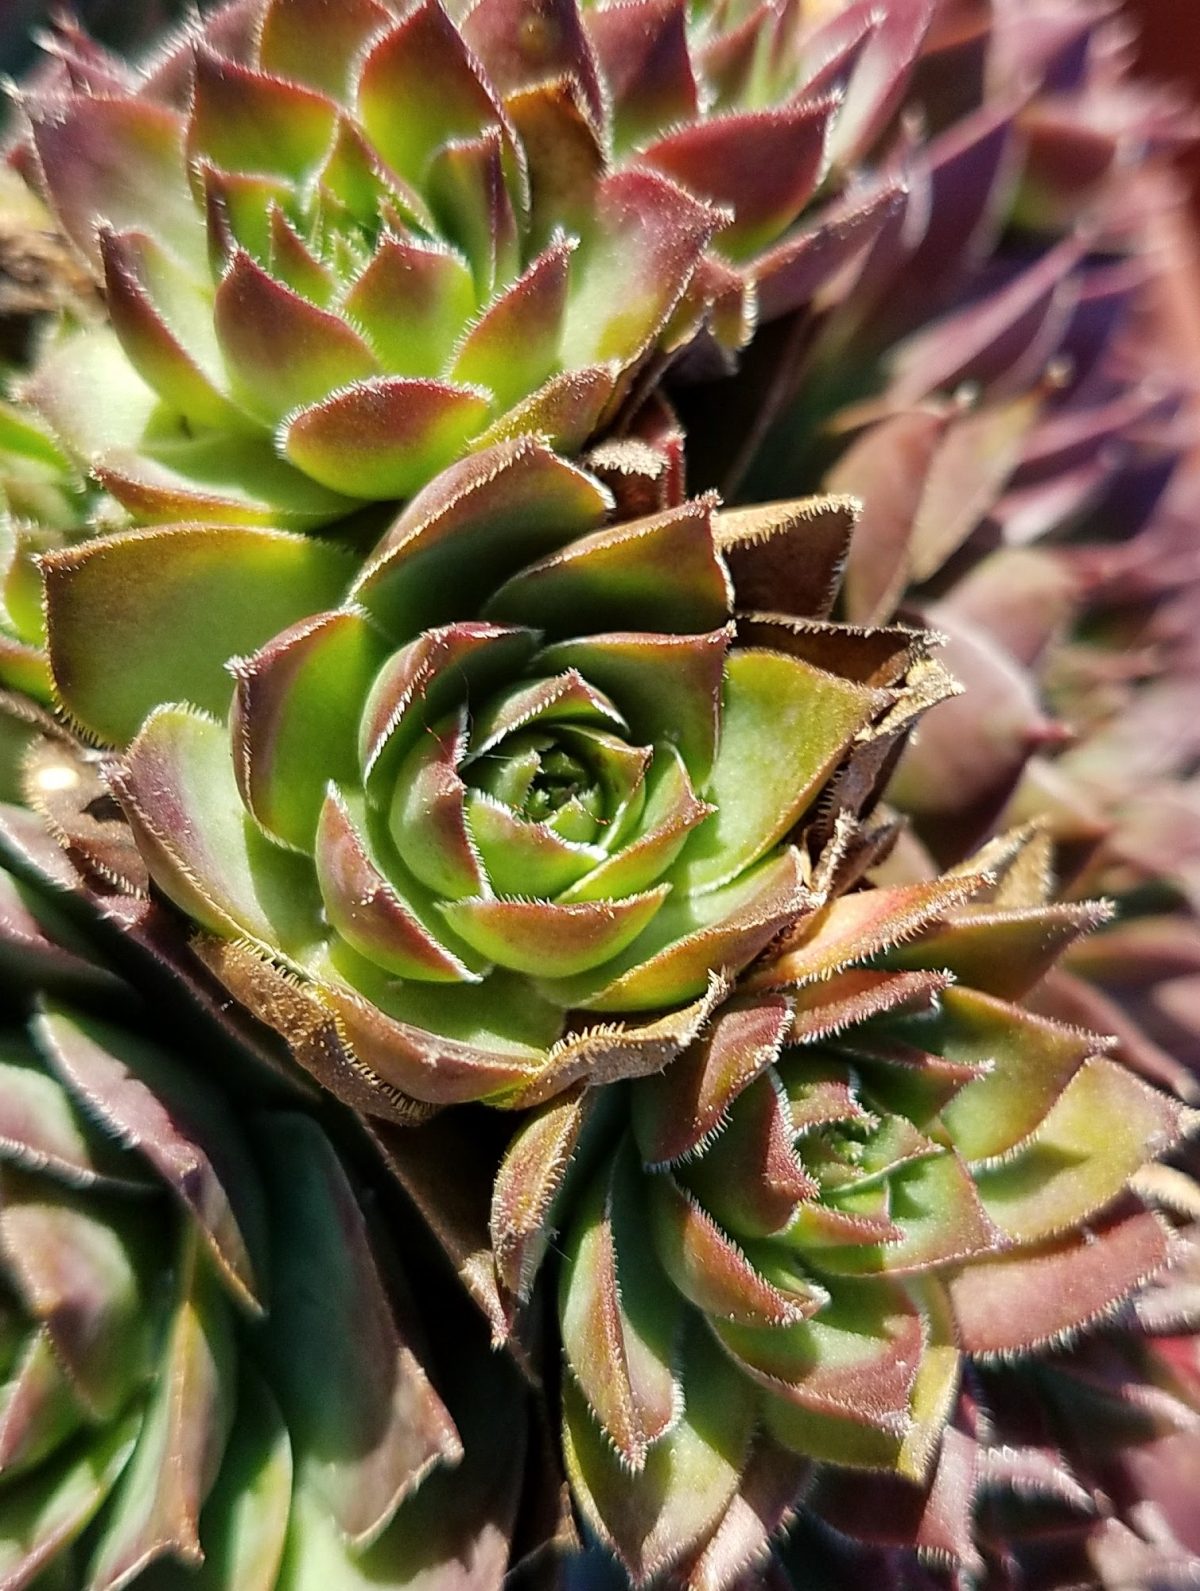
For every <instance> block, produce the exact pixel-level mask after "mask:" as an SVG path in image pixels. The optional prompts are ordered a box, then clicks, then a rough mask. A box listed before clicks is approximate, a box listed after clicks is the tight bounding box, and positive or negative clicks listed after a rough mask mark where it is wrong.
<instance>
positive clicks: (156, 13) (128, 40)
mask: <svg viewBox="0 0 1200 1591" xmlns="http://www.w3.org/2000/svg"><path fill="white" fill-rule="evenodd" d="M186 9H187V5H186V0H76V3H75V4H74V5H70V6H65V5H62V4H61V3H59V0H53V3H47V0H0V71H3V72H5V73H6V74H8V75H9V76H10V77H17V76H20V74H21V73H23V72H25V71H27V70H28V69H29V66H30V65H31V63H32V62H33V60H34V59H35V57H36V54H37V44H36V34H37V30H38V29H39V28H40V27H41V25H42V24H43V23H44V22H45V21H46V19H47V18H48V17H50V16H54V15H60V14H62V13H63V12H67V13H68V14H70V15H73V16H77V17H79V18H80V19H81V20H82V21H83V22H84V24H85V25H86V27H87V28H88V31H89V32H91V33H94V34H95V36H96V37H97V38H99V39H103V40H104V42H105V43H106V44H112V45H115V46H116V47H118V48H119V49H122V50H129V51H132V52H134V53H136V52H137V51H138V50H139V49H144V48H145V47H146V45H147V44H148V43H149V42H151V41H152V40H153V39H154V38H155V37H156V35H157V34H158V33H160V32H161V31H162V29H163V28H164V27H165V26H166V25H167V24H168V23H169V22H172V21H174V20H175V19H176V18H178V17H179V16H181V15H182V14H183V13H184V12H185V11H186Z"/></svg>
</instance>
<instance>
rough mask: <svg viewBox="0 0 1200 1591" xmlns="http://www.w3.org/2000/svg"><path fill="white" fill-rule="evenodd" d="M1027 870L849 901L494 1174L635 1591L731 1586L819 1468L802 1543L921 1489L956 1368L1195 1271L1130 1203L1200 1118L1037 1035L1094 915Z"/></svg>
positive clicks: (514, 1283) (541, 1122) (858, 892)
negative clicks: (662, 1061)
mask: <svg viewBox="0 0 1200 1591" xmlns="http://www.w3.org/2000/svg"><path fill="white" fill-rule="evenodd" d="M1037 849H1038V842H1036V841H1031V840H1030V839H1029V838H1028V836H1026V837H1024V839H1023V840H1022V837H1021V836H1014V837H1012V839H1011V840H1010V841H1009V842H1007V843H1006V844H1004V845H1002V846H993V847H992V849H991V851H990V852H989V854H987V855H984V856H981V857H980V858H979V859H978V863H977V865H976V866H974V867H971V868H967V867H964V868H963V869H962V870H961V871H959V872H957V873H955V874H950V875H947V876H945V877H944V878H942V879H941V880H939V881H938V882H936V883H932V884H919V885H914V886H896V887H892V888H865V889H855V890H852V891H850V892H849V893H843V894H841V895H839V896H837V897H835V898H834V899H833V900H831V901H830V903H829V904H828V905H826V906H825V907H823V908H821V909H819V910H818V911H817V912H815V913H814V914H812V915H811V916H810V917H808V918H807V919H805V920H803V921H802V922H801V923H799V924H798V925H797V926H796V927H795V928H793V929H792V930H791V931H790V932H789V933H788V934H787V935H786V936H785V937H784V938H783V939H782V941H781V942H779V943H778V944H777V945H776V946H775V947H774V948H773V949H772V951H771V953H770V954H769V955H768V956H767V957H765V958H763V959H761V960H760V961H759V962H758V963H756V965H755V967H754V968H753V969H752V971H751V973H750V975H749V977H748V978H747V979H745V980H743V982H742V984H741V985H740V987H739V992H738V993H737V994H736V995H735V996H734V998H732V999H731V1000H730V1001H729V1002H728V1003H727V1004H726V1005H725V1006H723V1007H722V1008H721V1009H720V1010H719V1011H718V1013H717V1015H716V1016H715V1018H714V1019H713V1020H712V1022H711V1023H710V1024H709V1026H708V1028H707V1029H706V1031H705V1034H704V1035H703V1037H702V1039H701V1040H700V1041H698V1042H697V1043H696V1044H694V1045H693V1046H692V1047H691V1048H690V1049H689V1050H687V1051H685V1052H684V1054H683V1055H682V1056H681V1057H680V1058H679V1059H677V1060H676V1061H674V1062H673V1063H672V1064H671V1065H670V1066H668V1067H667V1068H666V1069H665V1070H663V1071H662V1072H660V1073H658V1074H656V1075H654V1076H652V1077H647V1078H643V1079H639V1080H635V1081H634V1082H632V1083H630V1084H628V1085H627V1087H626V1088H625V1089H623V1090H621V1091H616V1090H613V1089H605V1090H595V1089H591V1090H584V1089H576V1090H575V1091H573V1093H571V1094H569V1095H564V1096H563V1097H562V1098H560V1099H557V1100H553V1101H551V1102H550V1103H549V1104H547V1105H546V1106H544V1107H543V1108H542V1110H541V1111H539V1112H535V1113H532V1114H531V1115H530V1116H529V1118H528V1120H527V1121H526V1122H525V1123H524V1124H523V1125H522V1126H521V1128H520V1129H519V1130H518V1133H517V1134H516V1136H515V1138H514V1139H513V1142H512V1144H511V1146H510V1147H509V1149H508V1150H507V1152H506V1153H505V1155H504V1158H503V1159H502V1161H501V1164H500V1168H499V1171H498V1174H497V1178H496V1186H495V1192H494V1196H493V1203H492V1219H491V1226H492V1242H493V1248H494V1252H495V1254H496V1257H497V1268H498V1275H499V1280H500V1284H501V1288H502V1291H504V1292H506V1293H507V1294H508V1295H509V1297H511V1298H513V1299H514V1300H515V1299H519V1298H521V1297H524V1296H526V1295H527V1294H528V1292H529V1290H530V1287H531V1285H532V1283H533V1280H534V1277H535V1275H536V1272H537V1268H538V1266H539V1265H540V1264H541V1263H542V1261H543V1260H544V1259H545V1257H546V1254H547V1244H548V1237H549V1232H550V1230H551V1229H552V1228H557V1229H558V1230H559V1233H560V1236H559V1239H558V1246H559V1247H561V1249H562V1253H563V1260H562V1264H561V1274H560V1284H559V1292H560V1300H559V1308H560V1321H561V1329H562V1337H563V1347H564V1353H565V1358H566V1366H567V1371H566V1376H565V1380H564V1387H563V1408H564V1421H565V1434H564V1444H565V1450H566V1455H567V1464H568V1469H569V1471H570V1474H571V1478H572V1481H573V1484H574V1486H575V1490H576V1496H577V1500H578V1502H579V1504H580V1506H581V1508H582V1510H583V1512H584V1515H585V1517H586V1518H587V1519H588V1521H589V1523H590V1524H591V1526H592V1528H593V1529H594V1530H595V1531H596V1532H597V1533H598V1534H599V1535H600V1537H601V1539H603V1540H605V1541H606V1542H608V1543H609V1544H610V1545H611V1546H612V1547H613V1549H614V1550H615V1551H616V1552H617V1553H618V1554H619V1556H620V1557H621V1559H622V1561H623V1562H624V1564H625V1565H626V1566H627V1568H628V1569H629V1571H630V1573H631V1575H632V1576H633V1578H634V1580H635V1581H636V1582H637V1583H639V1584H640V1583H643V1582H644V1581H648V1580H650V1579H653V1578H655V1577H656V1576H659V1575H661V1574H662V1573H663V1571H664V1570H666V1569H673V1570H674V1571H675V1573H676V1574H677V1576H678V1578H679V1581H680V1583H681V1584H686V1585H688V1586H691V1587H707V1586H714V1585H726V1584H729V1583H731V1582H732V1580H733V1579H735V1578H736V1577H737V1575H738V1574H739V1573H740V1572H741V1570H742V1569H743V1568H744V1567H745V1566H746V1565H747V1564H748V1563H749V1562H751V1561H752V1560H753V1559H754V1557H755V1555H756V1554H758V1553H760V1552H761V1551H762V1550H763V1549H764V1548H765V1546H766V1542H767V1539H768V1536H769V1535H770V1533H771V1532H772V1531H773V1530H775V1529H776V1528H777V1527H778V1525H779V1524H780V1522H781V1520H782V1519H783V1518H784V1517H785V1516H786V1513H787V1511H788V1510H789V1509H791V1508H792V1507H794V1505H795V1503H796V1501H797V1499H798V1497H799V1495H800V1494H801V1492H802V1491H803V1488H804V1484H805V1482H806V1481H807V1480H808V1479H809V1469H810V1467H811V1461H813V1460H817V1461H820V1463H821V1465H822V1468H821V1469H820V1471H819V1472H818V1474H819V1476H820V1477H823V1478H821V1479H818V1481H817V1482H816V1483H815V1484H816V1494H815V1496H810V1497H809V1500H808V1505H809V1507H810V1509H812V1510H814V1511H815V1512H816V1513H817V1514H818V1515H819V1514H821V1505H820V1495H821V1492H822V1488H824V1489H826V1490H828V1491H829V1493H830V1496H831V1498H832V1497H833V1496H834V1495H839V1496H840V1495H841V1494H842V1493H844V1494H845V1496H846V1497H847V1499H852V1498H853V1496H854V1487H855V1485H856V1484H858V1483H857V1482H851V1481H850V1480H849V1478H848V1477H846V1476H843V1472H844V1471H846V1470H847V1469H852V1470H866V1471H872V1472H877V1473H881V1474H884V1475H891V1476H893V1477H894V1480H893V1481H892V1482H888V1483H886V1484H885V1482H884V1481H883V1480H879V1481H878V1483H877V1487H878V1488H882V1491H881V1495H882V1496H883V1497H884V1498H885V1499H886V1497H887V1495H888V1490H887V1487H888V1485H891V1486H892V1487H893V1490H897V1489H898V1491H899V1494H900V1495H903V1494H904V1492H905V1489H906V1488H907V1490H908V1491H910V1492H911V1493H912V1494H913V1495H914V1496H919V1495H922V1487H925V1488H927V1487H928V1486H929V1485H930V1484H931V1483H932V1485H933V1486H934V1488H935V1489H936V1488H937V1486H938V1485H939V1481H938V1479H937V1478H936V1477H938V1476H942V1474H943V1468H944V1466H947V1465H949V1466H953V1465H955V1464H957V1463H959V1461H960V1454H959V1450H958V1445H957V1444H958V1442H959V1436H958V1434H957V1431H956V1428H955V1427H954V1426H953V1425H952V1424H948V1422H949V1421H950V1420H951V1419H952V1417H953V1415H954V1413H955V1408H956V1403H957V1401H958V1388H959V1383H960V1377H961V1376H962V1375H963V1374H964V1367H967V1374H968V1375H973V1374H975V1371H974V1369H973V1368H972V1367H973V1366H975V1365H976V1364H983V1365H987V1364H989V1363H994V1362H996V1361H1004V1360H1007V1359H1011V1358H1013V1357H1016V1356H1028V1355H1031V1354H1035V1353H1037V1352H1039V1351H1041V1350H1043V1349H1045V1348H1046V1347H1047V1346H1050V1345H1053V1344H1056V1343H1058V1342H1061V1341H1062V1339H1063V1338H1064V1337H1069V1336H1071V1335H1073V1334H1075V1333H1077V1332H1079V1331H1080V1330H1081V1329H1083V1328H1085V1327H1087V1326H1089V1325H1091V1324H1092V1323H1093V1322H1094V1321H1096V1320H1098V1319H1101V1318H1104V1317H1106V1316H1107V1315H1108V1314H1109V1313H1110V1312H1111V1311H1112V1310H1113V1309H1115V1308H1116V1307H1117V1306H1118V1305H1119V1304H1120V1303H1121V1302H1122V1301H1123V1300H1124V1299H1126V1298H1127V1297H1129V1296H1130V1295H1131V1294H1132V1293H1133V1292H1135V1291H1136V1290H1137V1289H1138V1288H1139V1287H1140V1286H1141V1285H1142V1284H1143V1283H1144V1282H1145V1281H1146V1279H1147V1278H1148V1277H1150V1276H1153V1275H1155V1274H1156V1273H1158V1272H1160V1271H1161V1270H1162V1268H1163V1267H1164V1265H1166V1264H1168V1263H1170V1261H1171V1260H1172V1258H1174V1257H1177V1256H1178V1255H1179V1253H1180V1252H1181V1251H1182V1248H1183V1239H1182V1238H1180V1237H1179V1236H1178V1235H1177V1234H1176V1233H1175V1232H1174V1231H1173V1230H1172V1227H1171V1225H1170V1224H1169V1223H1168V1222H1167V1221H1166V1220H1164V1218H1163V1217H1162V1216H1161V1215H1160V1214H1159V1213H1158V1211H1157V1209H1156V1208H1148V1207H1147V1201H1149V1204H1150V1205H1151V1206H1154V1205H1155V1203H1156V1200H1155V1197H1154V1194H1153V1193H1152V1192H1151V1191H1150V1190H1151V1184H1152V1182H1153V1178H1148V1179H1146V1183H1145V1187H1144V1188H1143V1181H1142V1179H1143V1177H1144V1173H1145V1168H1146V1167H1147V1165H1149V1164H1150V1163H1151V1162H1153V1161H1155V1160H1156V1159H1158V1158H1159V1157H1161V1156H1162V1155H1164V1154H1168V1153H1170V1152H1171V1150H1172V1148H1173V1147H1175V1146H1177V1145H1179V1144H1180V1143H1181V1141H1182V1139H1183V1137H1184V1136H1185V1135H1186V1134H1187V1133H1188V1132H1190V1131H1192V1130H1193V1129H1194V1128H1195V1126H1196V1125H1197V1121H1196V1119H1195V1117H1194V1116H1193V1115H1192V1113H1191V1112H1189V1111H1188V1110H1186V1108H1184V1107H1183V1106H1181V1105H1180V1104H1179V1103H1178V1102H1177V1101H1173V1100H1172V1099H1171V1098H1170V1097H1169V1096H1168V1095H1167V1094H1165V1093H1164V1092H1161V1091H1159V1090H1158V1089H1156V1088H1154V1087H1153V1086H1151V1085H1150V1084H1148V1083H1147V1082H1145V1081H1144V1080H1142V1079H1140V1078H1138V1077H1137V1076H1136V1075H1135V1074H1134V1073H1133V1072H1132V1071H1131V1070H1130V1069H1128V1068H1126V1067H1125V1066H1123V1065H1122V1064H1120V1063H1119V1062H1116V1061H1114V1060H1112V1059H1110V1058H1108V1057H1107V1056H1106V1055H1105V1054H1104V1051H1105V1049H1106V1048H1107V1047H1108V1046H1109V1044H1110V1042H1111V1041H1109V1040H1107V1039H1105V1038H1104V1037H1102V1036H1099V1035H1097V1034H1093V1033H1088V1032H1087V1031H1085V1030H1083V1029H1080V1028H1077V1027H1071V1026H1067V1025H1065V1024H1062V1023H1058V1022H1055V1021H1052V1020H1049V1019H1046V1018H1044V1017H1040V1016H1035V1015H1033V1014H1031V1013H1030V1012H1029V1011H1028V1010H1025V1009H1023V1008H1022V1004H1021V1001H1022V1000H1023V998H1024V996H1025V995H1026V994H1027V992H1028V990H1029V989H1030V988H1031V987H1032V986H1033V985H1035V984H1036V983H1037V982H1038V980H1039V979H1040V978H1041V977H1042V975H1043V974H1044V973H1045V971H1046V969H1047V967H1048V966H1049V965H1050V964H1052V963H1053V962H1054V960H1055V959H1056V958H1057V956H1058V955H1059V954H1060V953H1061V951H1062V949H1063V948H1064V946H1066V945H1067V944H1068V943H1070V942H1071V941H1072V940H1073V939H1075V938H1077V937H1078V936H1079V935H1080V934H1082V933H1085V932H1087V931H1088V929H1089V928H1090V927H1092V926H1093V925H1094V924H1095V922H1096V920H1097V916H1098V915H1101V916H1102V915H1103V913H1102V911H1100V909H1099V908H1097V907H1095V906H1087V905H1082V906H1080V905H1075V906H1070V905H1067V906H1064V905H1055V904H1050V903H1047V902H1046V901H1045V899H1044V889H1043V886H1042V884H1041V881H1040V876H1039V870H1038V869H1037V867H1036V866H1035V865H1033V862H1034V858H1035V856H1036V853H1037ZM421 1131H422V1129H416V1132H417V1135H418V1136H419V1134H420V1132H421ZM403 1155H404V1149H403V1146H401V1149H400V1156H401V1159H402V1158H403ZM1175 1175H1177V1176H1181V1174H1178V1173H1177V1174H1175ZM1135 1190H1141V1196H1139V1192H1138V1191H1135ZM1047 1373H1048V1374H1052V1373H1053V1372H1052V1371H1048V1372H1047ZM825 1466H829V1468H828V1469H827V1468H826V1467H825ZM839 1476H842V1477H843V1478H841V1479H839ZM862 1484H863V1486H864V1488H866V1489H867V1491H868V1492H869V1488H870V1486H871V1485H875V1484H876V1483H875V1482H873V1481H871V1480H864V1482H863V1483H862ZM941 1484H943V1485H944V1486H946V1487H948V1488H949V1493H950V1497H951V1499H952V1501H953V1504H954V1506H955V1507H957V1508H959V1509H960V1511H961V1512H963V1517H964V1519H966V1520H967V1521H968V1523H967V1524H965V1525H964V1526H963V1530H964V1531H965V1537H964V1536H963V1535H962V1533H961V1532H960V1537H959V1539H957V1540H956V1541H955V1542H953V1543H947V1542H946V1541H944V1540H941V1539H939V1538H938V1537H937V1535H936V1531H935V1530H934V1529H933V1527H932V1526H931V1527H930V1531H929V1533H928V1534H927V1536H921V1537H917V1538H915V1540H914V1541H913V1542H912V1544H913V1545H916V1546H925V1547H930V1548H934V1549H937V1550H943V1551H946V1552H954V1553H956V1554H958V1555H959V1556H960V1557H961V1559H962V1560H963V1561H964V1562H965V1563H967V1564H968V1566H969V1565H970V1563H971V1562H973V1561H974V1556H973V1555H974V1549H973V1548H972V1547H971V1545H970V1543H971V1540H972V1537H971V1532H970V1527H969V1516H970V1505H971V1502H972V1497H973V1494H972V1497H967V1496H964V1495H962V1494H961V1487H959V1488H958V1489H957V1490H956V1489H955V1487H954V1482H953V1481H952V1480H951V1481H944V1480H943V1482H941ZM838 1487H841V1489H842V1490H841V1493H839V1492H838V1491H837V1488H838ZM831 1506H832V1505H831ZM910 1511H911V1510H910ZM853 1512H854V1505H853V1503H852V1502H849V1501H848V1502H847V1504H846V1506H845V1507H843V1508H842V1511H841V1515H840V1516H839V1518H835V1519H834V1520H833V1522H834V1523H835V1524H836V1523H839V1520H841V1521H844V1520H845V1519H846V1518H849V1517H850V1516H852V1514H853ZM887 1519H888V1515H887V1511H886V1508H885V1507H884V1506H883V1505H882V1504H881V1507H880V1511H879V1514H878V1516H876V1515H875V1514H873V1513H872V1512H871V1511H870V1510H869V1509H868V1511H867V1514H866V1516H865V1520H864V1529H863V1532H862V1534H864V1535H865V1536H866V1538H867V1539H868V1540H870V1539H871V1536H872V1531H873V1530H884V1529H886V1528H887V1525H886V1521H887ZM756 1521H757V1522H756ZM893 1525H894V1528H895V1532H896V1536H897V1539H899V1537H900V1535H901V1534H902V1526H901V1524H900V1523H898V1522H895V1521H893ZM964 1539H965V1541H966V1544H967V1545H966V1546H965V1547H963V1540H964ZM906 1544H907V1543H906ZM960 1547H962V1551H961V1553H959V1548H960ZM801 1583H803V1581H802V1582H801Z"/></svg>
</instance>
